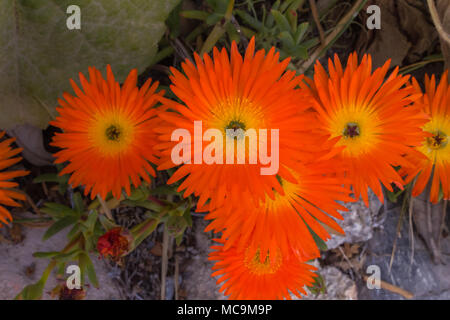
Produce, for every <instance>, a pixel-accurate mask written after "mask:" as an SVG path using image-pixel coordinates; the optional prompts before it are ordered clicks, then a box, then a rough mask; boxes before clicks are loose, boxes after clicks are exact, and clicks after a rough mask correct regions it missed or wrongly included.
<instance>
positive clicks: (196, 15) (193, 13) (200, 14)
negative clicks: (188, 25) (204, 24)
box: [180, 10, 209, 21]
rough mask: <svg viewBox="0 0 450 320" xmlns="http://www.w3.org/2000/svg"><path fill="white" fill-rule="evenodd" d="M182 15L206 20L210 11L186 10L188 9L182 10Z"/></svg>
mask: <svg viewBox="0 0 450 320" xmlns="http://www.w3.org/2000/svg"><path fill="white" fill-rule="evenodd" d="M180 16H182V17H185V18H188V19H196V20H202V21H205V20H206V19H207V18H208V16H209V13H208V12H205V11H200V10H186V11H181V12H180Z"/></svg>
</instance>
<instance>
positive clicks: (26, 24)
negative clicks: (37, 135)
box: [0, 0, 180, 129]
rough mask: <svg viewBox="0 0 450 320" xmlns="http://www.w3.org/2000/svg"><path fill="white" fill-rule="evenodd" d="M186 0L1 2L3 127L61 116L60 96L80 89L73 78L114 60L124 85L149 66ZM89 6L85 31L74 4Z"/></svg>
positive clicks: (0, 124)
mask: <svg viewBox="0 0 450 320" xmlns="http://www.w3.org/2000/svg"><path fill="white" fill-rule="evenodd" d="M179 1H180V0H164V1H157V0H152V1H148V0H133V1H122V0H96V1H91V0H78V1H73V0H21V1H18V0H1V1H0V52H1V54H0V73H1V75H2V76H1V77H0V97H1V100H0V114H1V117H0V128H2V129H9V128H11V127H13V126H14V125H16V124H22V123H29V124H32V125H36V126H38V127H41V128H45V127H47V125H48V122H49V120H51V119H52V118H54V117H55V115H56V111H55V107H56V105H57V98H58V97H62V93H63V92H65V91H67V92H73V91H72V89H71V86H70V82H69V79H71V78H73V79H76V78H77V75H78V73H79V72H83V73H84V74H85V75H86V74H87V71H88V67H89V66H95V67H96V68H98V69H99V70H101V71H102V72H103V74H105V69H106V65H107V64H111V67H112V70H113V72H114V75H115V77H116V79H117V80H118V81H119V82H123V81H124V80H125V78H126V76H127V75H128V73H129V72H130V69H132V68H137V69H138V70H139V71H144V70H145V69H146V68H147V67H148V66H149V64H150V63H151V61H152V60H153V56H154V55H155V53H156V51H157V44H158V41H159V40H160V38H161V37H162V35H163V34H164V31H165V25H164V21H165V19H166V18H167V16H168V14H169V13H170V11H171V10H172V9H173V8H174V6H175V5H176V4H177V3H179ZM72 4H76V5H78V6H79V7H80V9H81V29H80V30H69V29H68V28H67V26H66V20H67V19H68V18H69V17H70V16H71V15H72V14H67V13H66V10H67V8H68V7H69V5H72Z"/></svg>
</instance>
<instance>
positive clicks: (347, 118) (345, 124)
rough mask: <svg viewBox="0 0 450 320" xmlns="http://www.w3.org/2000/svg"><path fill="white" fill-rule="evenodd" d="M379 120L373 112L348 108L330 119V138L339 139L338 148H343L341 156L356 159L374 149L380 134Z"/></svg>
mask: <svg viewBox="0 0 450 320" xmlns="http://www.w3.org/2000/svg"><path fill="white" fill-rule="evenodd" d="M379 124H380V119H379V118H378V115H377V114H376V112H374V111H373V110H369V109H368V108H362V107H357V106H353V107H348V108H343V109H342V110H339V111H338V112H337V113H335V114H334V115H333V116H332V117H330V122H329V130H330V133H331V135H332V137H333V138H334V137H341V140H339V142H338V144H337V145H338V146H342V145H344V146H345V149H344V150H343V153H342V154H343V156H346V157H357V156H359V155H361V154H364V153H367V152H370V150H372V149H373V148H374V147H376V145H377V143H378V141H379V137H378V136H379V135H380V134H381V132H380V129H379V128H378V126H379Z"/></svg>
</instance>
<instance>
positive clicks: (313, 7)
mask: <svg viewBox="0 0 450 320" xmlns="http://www.w3.org/2000/svg"><path fill="white" fill-rule="evenodd" d="M309 6H310V7H311V13H312V16H313V19H314V22H315V23H316V26H317V29H318V30H319V38H320V43H321V44H322V45H324V44H325V32H324V31H323V28H322V25H321V24H320V17H319V12H318V10H317V6H316V1H315V0H309Z"/></svg>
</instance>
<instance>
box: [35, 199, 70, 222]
mask: <svg viewBox="0 0 450 320" xmlns="http://www.w3.org/2000/svg"><path fill="white" fill-rule="evenodd" d="M40 211H42V212H44V213H46V214H48V215H50V216H52V217H53V218H62V217H65V216H78V214H77V213H76V212H75V211H73V210H72V209H71V208H69V207H68V206H65V205H63V204H60V203H54V202H46V203H45V207H43V208H41V209H40Z"/></svg>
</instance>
